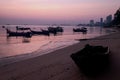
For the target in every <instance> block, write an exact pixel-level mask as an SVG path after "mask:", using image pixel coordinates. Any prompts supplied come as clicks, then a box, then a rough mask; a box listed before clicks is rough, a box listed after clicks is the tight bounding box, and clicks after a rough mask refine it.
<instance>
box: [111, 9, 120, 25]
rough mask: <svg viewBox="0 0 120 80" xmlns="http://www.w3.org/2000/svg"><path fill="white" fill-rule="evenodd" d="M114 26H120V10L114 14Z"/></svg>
mask: <svg viewBox="0 0 120 80" xmlns="http://www.w3.org/2000/svg"><path fill="white" fill-rule="evenodd" d="M112 24H113V25H116V26H120V8H119V9H118V10H117V11H116V13H115V14H114V19H113V21H112Z"/></svg>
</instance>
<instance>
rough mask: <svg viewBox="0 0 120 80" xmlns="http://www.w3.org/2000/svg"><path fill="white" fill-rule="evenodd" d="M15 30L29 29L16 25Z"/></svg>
mask: <svg viewBox="0 0 120 80" xmlns="http://www.w3.org/2000/svg"><path fill="white" fill-rule="evenodd" d="M16 30H30V28H25V27H19V26H16Z"/></svg>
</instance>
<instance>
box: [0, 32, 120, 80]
mask: <svg viewBox="0 0 120 80" xmlns="http://www.w3.org/2000/svg"><path fill="white" fill-rule="evenodd" d="M119 37H120V32H117V33H114V34H110V35H106V36H101V37H98V38H95V39H92V40H86V41H81V42H79V43H77V44H73V45H71V46H68V47H65V48H62V49H59V50H55V51H53V52H50V53H48V54H45V55H42V56H37V57H34V58H31V59H27V60H23V61H20V62H15V63H11V64H8V65H4V66H1V67H0V80H83V79H84V80H90V79H91V78H87V77H85V76H84V75H82V73H81V72H80V71H79V69H78V67H77V66H76V65H75V63H74V62H73V61H72V59H71V58H70V55H71V54H72V53H75V52H77V51H79V50H80V49H82V48H84V46H85V45H86V44H90V45H102V46H108V47H109V48H110V51H111V56H112V57H111V58H112V59H111V63H112V71H113V72H110V73H109V74H107V75H104V76H101V77H98V78H95V79H92V80H103V79H105V80H119V79H120V77H119V74H120V63H119V61H120V55H119V53H120V50H119V47H120V43H119V42H120V38H119ZM105 38H108V39H105ZM116 38H117V39H116ZM111 77H112V78H111ZM115 78H118V79H115Z"/></svg>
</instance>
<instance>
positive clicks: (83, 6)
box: [0, 0, 120, 24]
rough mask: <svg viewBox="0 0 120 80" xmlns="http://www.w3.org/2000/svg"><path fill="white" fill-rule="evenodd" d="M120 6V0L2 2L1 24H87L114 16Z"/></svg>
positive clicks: (17, 0)
mask: <svg viewBox="0 0 120 80" xmlns="http://www.w3.org/2000/svg"><path fill="white" fill-rule="evenodd" d="M119 4H120V0H106V1H105V0H101V1H96V0H83V1H81V0H1V1H0V5H1V7H0V22H1V23H0V24H2V23H20V24H22V22H21V20H24V23H25V22H26V23H33V24H34V22H35V21H37V22H38V23H43V22H44V23H46V24H47V23H54V22H55V23H63V22H64V21H66V22H67V23H69V22H70V23H71V22H73V23H79V22H83V23H87V22H89V20H90V19H95V20H99V18H101V17H103V18H105V17H106V16H107V15H109V14H114V13H115V11H116V10H117V9H118V8H119V7H120V6H119ZM12 20H13V22H12ZM16 21H17V22H16Z"/></svg>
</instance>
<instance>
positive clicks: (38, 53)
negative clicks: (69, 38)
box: [0, 32, 118, 67]
mask: <svg viewBox="0 0 120 80" xmlns="http://www.w3.org/2000/svg"><path fill="white" fill-rule="evenodd" d="M116 33H118V32H115V33H111V34H116ZM111 34H107V35H101V36H97V37H94V38H89V39H76V41H79V42H76V43H74V44H70V45H66V46H65V45H64V46H59V47H57V48H55V49H49V50H43V51H40V49H38V50H36V51H33V52H31V53H25V54H21V55H14V56H7V57H3V58H0V67H1V66H5V65H9V64H12V63H16V62H19V61H23V60H27V59H31V58H35V57H39V56H43V55H46V54H49V53H52V52H54V51H56V50H59V49H64V48H66V47H69V46H72V45H75V44H78V43H81V41H87V40H94V39H97V38H101V37H104V36H109V35H111ZM42 53H44V54H42Z"/></svg>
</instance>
